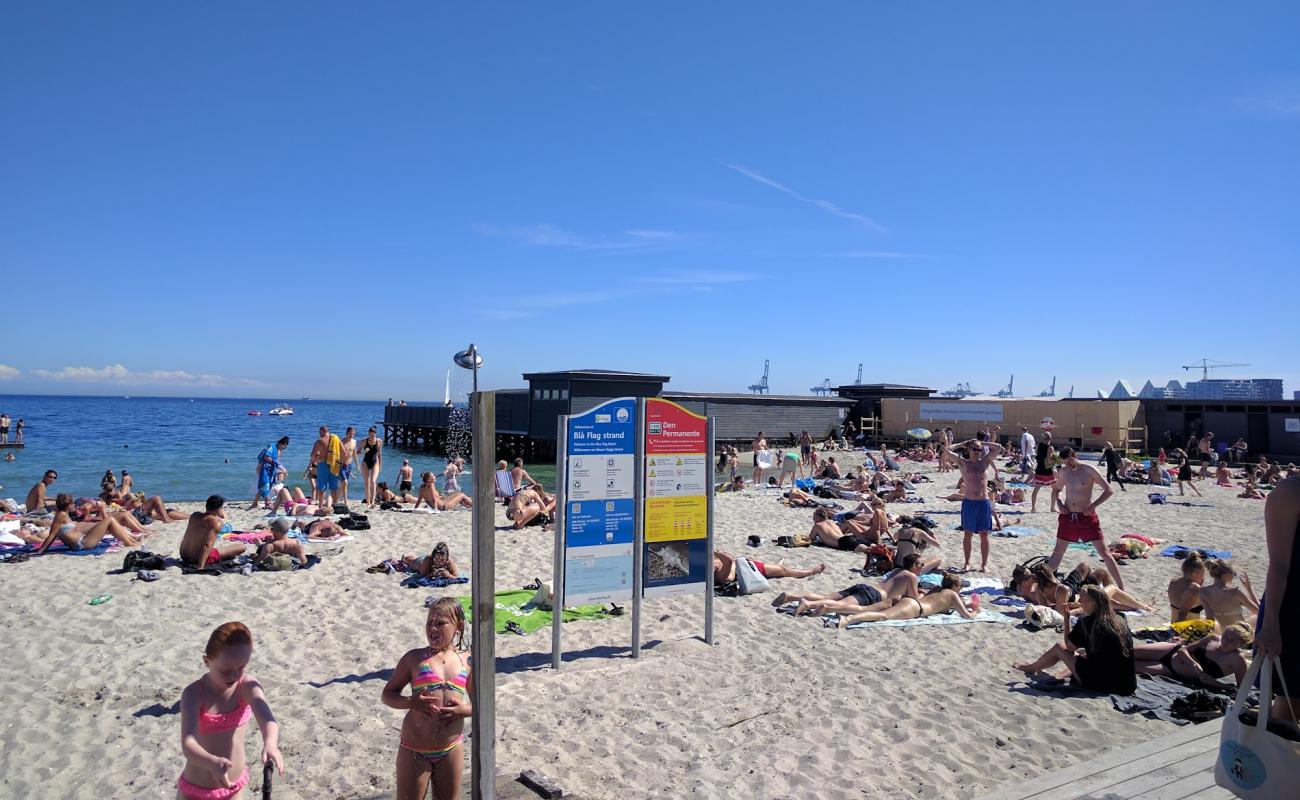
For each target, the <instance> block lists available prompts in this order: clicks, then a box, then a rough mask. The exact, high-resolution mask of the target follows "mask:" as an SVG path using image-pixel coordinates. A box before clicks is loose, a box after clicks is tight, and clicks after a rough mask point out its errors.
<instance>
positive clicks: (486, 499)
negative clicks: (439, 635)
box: [470, 392, 497, 800]
mask: <svg viewBox="0 0 1300 800" xmlns="http://www.w3.org/2000/svg"><path fill="white" fill-rule="evenodd" d="M472 397H473V398H474V399H473V406H474V441H473V451H472V452H473V458H474V520H473V537H474V538H473V545H472V550H471V554H470V559H471V560H472V561H473V567H472V569H471V572H472V575H473V578H472V583H471V585H470V597H471V601H470V602H471V605H472V606H473V619H472V621H471V636H472V639H471V647H470V649H471V653H472V655H473V658H474V677H473V681H472V684H473V686H472V688H473V690H474V691H473V692H472V693H471V696H470V702H472V703H473V709H472V712H471V724H472V731H473V733H472V736H471V738H470V754H471V762H470V763H471V773H470V787H471V788H470V797H471V798H472V800H496V716H497V715H496V687H497V676H496V598H495V597H494V593H495V591H496V498H495V497H494V496H493V488H494V487H495V485H496V484H495V475H494V474H493V469H492V468H493V466H494V464H493V461H492V459H493V458H494V457H495V456H496V452H495V443H496V408H497V396H496V392H474V394H473V395H472Z"/></svg>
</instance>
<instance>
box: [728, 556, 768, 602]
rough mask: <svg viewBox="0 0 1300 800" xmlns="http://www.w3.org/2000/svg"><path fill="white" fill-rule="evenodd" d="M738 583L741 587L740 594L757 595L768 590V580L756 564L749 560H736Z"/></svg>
mask: <svg viewBox="0 0 1300 800" xmlns="http://www.w3.org/2000/svg"><path fill="white" fill-rule="evenodd" d="M736 583H738V584H739V585H740V593H741V594H742V595H746V594H757V593H758V592H766V591H767V590H768V582H767V578H764V577H763V575H762V573H760V572H759V571H758V568H757V567H755V566H754V562H753V561H750V560H749V559H748V558H738V559H736Z"/></svg>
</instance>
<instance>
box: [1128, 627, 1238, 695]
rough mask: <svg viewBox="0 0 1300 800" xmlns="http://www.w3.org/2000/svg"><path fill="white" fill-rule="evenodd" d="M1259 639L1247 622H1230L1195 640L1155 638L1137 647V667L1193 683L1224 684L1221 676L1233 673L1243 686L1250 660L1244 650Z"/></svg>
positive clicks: (1212, 685)
mask: <svg viewBox="0 0 1300 800" xmlns="http://www.w3.org/2000/svg"><path fill="white" fill-rule="evenodd" d="M1254 641H1255V633H1254V631H1252V630H1251V629H1250V626H1249V625H1247V624H1246V623H1244V622H1238V623H1236V624H1235V625H1229V626H1228V627H1227V628H1226V629H1225V630H1224V631H1223V633H1221V634H1219V633H1215V634H1211V635H1209V636H1206V637H1204V638H1202V639H1199V640H1197V641H1196V642H1194V643H1192V644H1186V643H1184V642H1151V643H1144V644H1137V645H1134V647H1133V654H1134V657H1135V658H1136V659H1137V671H1138V672H1141V673H1143V674H1146V675H1167V676H1169V677H1171V678H1177V679H1179V680H1183V681H1187V682H1188V683H1193V684H1205V685H1206V686H1211V687H1214V688H1222V687H1223V684H1221V683H1219V678H1222V677H1224V676H1226V675H1231V676H1232V677H1233V680H1234V682H1235V683H1236V684H1237V685H1238V686H1240V685H1241V679H1242V678H1244V677H1245V676H1246V670H1247V669H1248V668H1249V667H1250V664H1249V662H1247V661H1246V658H1245V657H1244V656H1243V655H1242V654H1241V651H1242V650H1244V649H1249V648H1250V646H1251V645H1252V644H1253V643H1254Z"/></svg>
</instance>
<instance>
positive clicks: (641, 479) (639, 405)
mask: <svg viewBox="0 0 1300 800" xmlns="http://www.w3.org/2000/svg"><path fill="white" fill-rule="evenodd" d="M634 452H635V453H636V459H635V462H636V467H635V468H634V470H633V473H632V474H633V475H634V476H635V477H634V478H633V480H634V481H635V483H634V484H633V488H632V497H633V498H634V503H633V508H635V509H636V511H635V512H634V516H635V522H634V523H633V525H634V527H633V533H632V657H633V658H640V657H641V604H642V602H644V600H645V598H644V597H642V595H643V594H645V575H644V574H643V572H642V570H644V569H645V553H644V552H642V551H643V548H644V547H645V398H644V397H638V398H637V399H636V448H635V451H634Z"/></svg>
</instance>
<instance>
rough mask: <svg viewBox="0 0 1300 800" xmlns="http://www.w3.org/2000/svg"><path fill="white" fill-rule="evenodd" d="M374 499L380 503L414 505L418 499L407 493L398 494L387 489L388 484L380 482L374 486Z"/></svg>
mask: <svg viewBox="0 0 1300 800" xmlns="http://www.w3.org/2000/svg"><path fill="white" fill-rule="evenodd" d="M375 497H376V498H378V500H379V502H381V503H414V502H415V501H416V500H418V499H419V498H418V497H416V496H415V495H413V494H410V493H408V492H402V493H401V494H398V493H396V492H394V491H393V490H392V489H389V488H388V483H387V482H385V481H380V482H379V483H377V484H375Z"/></svg>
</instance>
